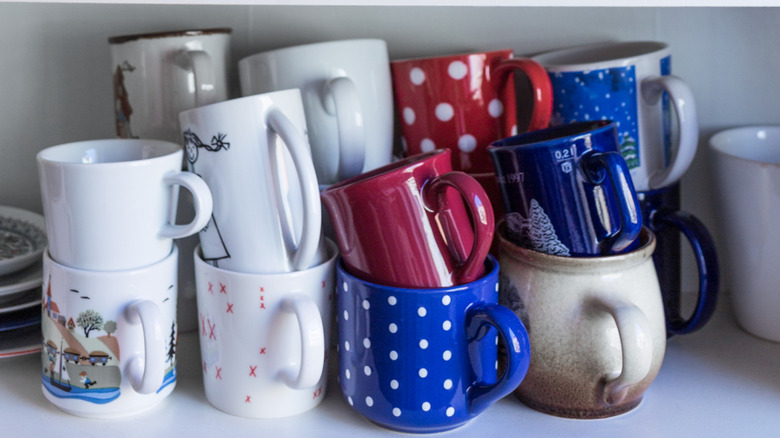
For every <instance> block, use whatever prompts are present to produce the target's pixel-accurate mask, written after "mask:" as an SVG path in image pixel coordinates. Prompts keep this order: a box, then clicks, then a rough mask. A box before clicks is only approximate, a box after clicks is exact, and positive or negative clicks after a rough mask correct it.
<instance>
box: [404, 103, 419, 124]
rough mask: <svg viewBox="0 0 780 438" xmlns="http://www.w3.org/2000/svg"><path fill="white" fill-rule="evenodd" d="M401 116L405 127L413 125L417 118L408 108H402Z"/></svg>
mask: <svg viewBox="0 0 780 438" xmlns="http://www.w3.org/2000/svg"><path fill="white" fill-rule="evenodd" d="M403 114H404V122H406V124H407V125H411V124H412V123H414V120H415V119H416V118H417V117H416V116H415V114H414V110H413V109H411V108H409V107H406V108H404V111H403Z"/></svg>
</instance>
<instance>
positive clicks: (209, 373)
mask: <svg viewBox="0 0 780 438" xmlns="http://www.w3.org/2000/svg"><path fill="white" fill-rule="evenodd" d="M326 245H327V260H326V261H324V262H323V263H321V264H319V265H317V266H314V267H312V268H310V269H305V270H301V271H295V272H285V273H279V274H246V273H241V272H234V271H226V270H224V269H220V268H217V267H214V266H211V265H210V264H208V263H206V261H204V259H203V258H202V257H201V254H200V251H199V250H196V252H195V277H196V283H197V294H198V313H199V319H200V352H201V361H202V362H203V364H202V365H203V366H202V371H203V386H204V388H205V390H206V398H207V399H208V401H209V403H211V404H212V405H213V406H214V407H216V408H218V409H220V410H222V411H225V412H228V413H230V414H233V415H238V416H242V417H250V418H275V417H286V416H291V415H296V414H299V413H301V412H304V411H307V410H309V409H312V408H314V407H316V406H317V405H319V404H320V403H321V402H322V400H323V398H324V397H325V393H326V390H327V376H328V373H327V361H328V347H329V343H328V340H329V339H330V329H331V321H332V317H331V315H332V313H333V306H332V304H333V303H334V300H335V298H336V297H335V296H334V295H333V293H334V281H335V276H336V271H335V267H336V257H337V256H338V249H337V247H336V244H335V243H333V242H332V241H327V244H326Z"/></svg>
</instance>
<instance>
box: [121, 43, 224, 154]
mask: <svg viewBox="0 0 780 438" xmlns="http://www.w3.org/2000/svg"><path fill="white" fill-rule="evenodd" d="M230 33H231V30H230V29H202V30H182V31H172V32H157V33H149V34H139V35H123V36H114V37H111V38H109V39H108V42H109V44H110V47H111V61H112V67H113V78H114V80H113V82H114V115H115V120H116V131H117V136H119V137H123V138H136V137H140V138H156V139H160V140H168V141H172V142H176V143H179V142H180V141H181V136H180V131H179V120H178V115H179V112H181V111H183V110H186V109H190V108H195V107H197V106H202V105H207V104H210V103H214V102H219V101H222V100H225V99H227V98H228V84H227V68H228V65H229V55H230V52H229V50H230Z"/></svg>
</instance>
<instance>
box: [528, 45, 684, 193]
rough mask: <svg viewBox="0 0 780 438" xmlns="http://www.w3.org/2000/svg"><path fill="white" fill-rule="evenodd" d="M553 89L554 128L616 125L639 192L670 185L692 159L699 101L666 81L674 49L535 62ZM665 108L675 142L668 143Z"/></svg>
mask: <svg viewBox="0 0 780 438" xmlns="http://www.w3.org/2000/svg"><path fill="white" fill-rule="evenodd" d="M533 59H534V60H536V61H537V62H539V63H540V64H542V65H543V66H544V67H545V69H547V71H548V73H549V75H550V82H551V83H552V86H553V102H554V103H553V117H552V120H551V124H553V125H557V124H564V123H570V122H574V121H588V120H599V119H608V120H613V121H615V122H617V124H618V132H619V137H620V143H621V144H620V151H621V153H622V154H623V157H624V158H625V160H626V163H627V164H628V166H629V168H630V169H631V178H632V179H633V181H634V186H635V187H636V190H637V191H647V190H652V189H658V188H661V187H666V186H669V185H671V184H673V183H675V182H676V181H678V180H679V179H680V177H681V176H682V175H683V174H684V173H685V171H686V170H688V167H689V166H690V164H691V161H693V157H694V156H695V155H696V147H697V144H698V139H699V128H698V120H697V116H696V102H695V100H694V98H693V92H692V91H691V89H690V87H689V86H688V84H687V83H686V82H685V81H684V80H682V79H680V78H679V77H677V76H674V75H671V50H670V49H669V46H667V45H666V44H664V43H661V42H655V41H636V42H619V43H604V44H593V45H586V46H580V47H574V48H567V49H561V50H555V51H552V52H547V53H543V54H541V55H538V56H535V57H534V58H533ZM669 103H671V106H672V107H674V109H675V111H674V114H675V117H676V119H675V122H676V126H677V135H676V138H677V141H676V142H673V141H672V136H673V135H672V134H673V129H672V121H671V118H670V117H671V113H670V111H669V106H670V105H669Z"/></svg>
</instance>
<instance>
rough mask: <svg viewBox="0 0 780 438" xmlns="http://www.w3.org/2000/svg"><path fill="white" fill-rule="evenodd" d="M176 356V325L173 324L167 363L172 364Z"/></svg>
mask: <svg viewBox="0 0 780 438" xmlns="http://www.w3.org/2000/svg"><path fill="white" fill-rule="evenodd" d="M174 356H176V323H175V322H174V323H172V324H171V339H170V342H169V343H168V358H167V359H165V361H166V362H172V361H173V358H174Z"/></svg>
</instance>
